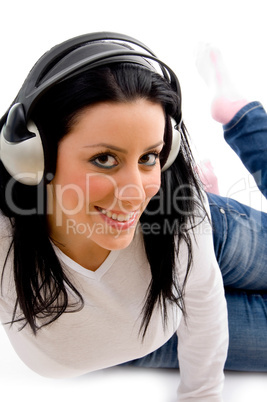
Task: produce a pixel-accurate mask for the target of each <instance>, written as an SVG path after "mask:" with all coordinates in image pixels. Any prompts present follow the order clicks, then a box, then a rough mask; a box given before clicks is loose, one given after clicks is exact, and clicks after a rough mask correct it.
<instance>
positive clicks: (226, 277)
mask: <svg viewBox="0 0 267 402" xmlns="http://www.w3.org/2000/svg"><path fill="white" fill-rule="evenodd" d="M223 128H224V135H225V140H226V141H227V143H228V144H229V145H230V146H231V147H232V149H233V150H234V151H235V152H236V153H237V155H238V156H239V157H240V159H241V160H242V162H243V164H244V165H245V166H246V168H247V169H248V171H249V172H250V173H251V174H252V175H253V176H254V178H255V180H256V183H257V185H258V187H259V189H260V191H261V192H262V193H263V194H264V196H265V197H266V196H267V115H266V113H265V111H264V109H263V108H262V106H261V105H260V103H258V102H252V103H249V104H248V105H246V106H245V107H244V108H242V109H241V110H240V111H239V112H238V113H237V114H236V115H235V117H234V118H233V119H232V120H231V121H230V122H229V123H228V124H227V125H225V126H224V127H223ZM208 198H209V204H210V210H211V217H212V225H213V240H214V250H215V254H216V258H217V261H218V263H219V266H220V269H221V272H222V276H223V281H224V286H225V296H226V301H227V308H228V320H229V350H228V357H227V360H226V364H225V369H226V370H238V371H266V372H267V214H266V213H264V212H261V211H256V210H255V209H252V208H250V207H248V206H245V205H242V204H240V203H239V202H237V201H235V200H232V199H229V198H225V197H221V196H218V195H214V194H208ZM177 342H178V339H177V336H176V335H174V336H173V337H172V338H171V339H170V340H169V341H168V342H167V343H166V344H165V345H163V346H162V347H161V348H159V349H158V350H156V351H155V352H153V353H151V354H149V355H147V356H145V357H143V358H141V359H137V360H134V361H132V362H129V363H126V364H129V365H133V366H140V367H160V368H178V367H179V363H178V358H177Z"/></svg>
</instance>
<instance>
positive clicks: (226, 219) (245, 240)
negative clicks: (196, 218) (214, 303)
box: [208, 194, 267, 292]
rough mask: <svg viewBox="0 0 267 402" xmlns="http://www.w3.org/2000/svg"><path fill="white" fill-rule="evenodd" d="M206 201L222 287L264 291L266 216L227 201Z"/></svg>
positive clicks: (266, 286)
mask: <svg viewBox="0 0 267 402" xmlns="http://www.w3.org/2000/svg"><path fill="white" fill-rule="evenodd" d="M208 198H209V204H210V210H211V219H212V225H213V241H214V250H215V254H216V258H217V261H218V264H219V266H220V269H221V271H222V276H223V281H224V285H225V287H231V288H235V289H251V290H264V291H266V292H267V214H266V213H265V212H261V211H256V210H254V209H252V208H250V207H248V206H246V205H243V204H241V203H239V202H237V201H235V200H232V199H230V198H225V197H221V196H218V195H215V194H208Z"/></svg>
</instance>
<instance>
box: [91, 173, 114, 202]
mask: <svg viewBox="0 0 267 402" xmlns="http://www.w3.org/2000/svg"><path fill="white" fill-rule="evenodd" d="M115 189H116V182H115V180H114V179H113V178H112V177H109V176H105V175H103V174H99V173H90V174H87V175H86V179H85V181H84V183H83V192H84V193H85V194H86V195H87V199H88V202H89V203H92V202H96V201H98V200H99V201H100V200H103V199H105V198H108V197H109V196H110V197H112V198H113V197H114V193H115Z"/></svg>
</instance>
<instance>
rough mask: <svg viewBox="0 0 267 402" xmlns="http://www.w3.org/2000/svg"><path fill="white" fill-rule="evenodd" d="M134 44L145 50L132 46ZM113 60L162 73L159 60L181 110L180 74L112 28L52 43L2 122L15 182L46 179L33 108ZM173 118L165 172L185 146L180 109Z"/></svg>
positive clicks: (5, 159)
mask: <svg viewBox="0 0 267 402" xmlns="http://www.w3.org/2000/svg"><path fill="white" fill-rule="evenodd" d="M114 40H115V41H116V42H114ZM129 43H130V44H131V45H135V46H136V47H137V48H138V49H141V50H135V49H133V48H132V47H130V46H129ZM114 62H116V63H117V62H123V63H125V62H129V63H135V64H139V65H142V66H144V67H146V68H147V69H149V70H152V71H157V70H156V68H155V67H154V64H156V65H157V66H158V67H159V68H160V73H161V74H162V76H163V77H164V78H165V79H166V80H167V81H168V82H169V83H170V85H171V87H172V89H173V90H174V91H175V92H176V93H177V95H178V99H179V102H180V105H179V110H180V111H181V90H180V84H179V81H178V79H177V77H176V75H175V74H174V72H173V71H172V70H171V69H170V68H169V67H168V66H167V65H166V64H165V63H164V62H162V61H160V60H159V59H158V58H157V57H156V56H155V54H154V53H153V52H152V51H151V50H150V49H149V48H148V47H147V46H145V45H144V44H143V43H141V42H139V41H138V40H136V39H134V38H132V37H130V36H126V35H122V34H118V33H112V32H98V33H92V34H86V35H81V36H78V37H75V38H72V39H70V40H67V41H65V42H63V43H61V44H59V45H57V46H55V47H53V48H52V49H51V50H49V51H48V52H47V53H45V54H44V55H43V56H42V57H41V58H40V59H39V60H38V61H37V63H36V64H35V65H34V67H33V68H32V70H31V71H30V73H29V75H28V77H27V78H26V80H25V82H24V84H23V85H22V88H21V89H20V91H19V93H18V95H17V97H16V99H15V101H14V103H13V105H12V106H11V108H10V109H9V110H8V111H7V112H6V114H5V115H4V116H3V117H2V118H1V120H0V130H1V134H0V159H1V161H2V163H3V165H4V167H5V168H6V170H7V171H8V173H9V174H10V175H11V176H12V177H13V178H14V179H15V180H16V181H18V182H20V183H22V184H26V185H30V186H34V185H38V184H39V183H40V182H41V181H42V180H43V177H44V173H45V160H46V158H48V155H45V152H44V146H43V142H42V138H41V136H40V133H39V131H38V129H37V127H36V125H35V124H34V122H33V121H31V119H30V115H31V111H32V109H33V107H34V105H35V104H36V102H38V100H39V99H40V97H42V95H43V94H44V93H45V92H46V91H47V90H48V89H49V88H51V87H53V86H54V85H56V84H58V83H59V82H62V81H63V80H66V79H68V78H70V77H72V76H75V75H77V74H79V73H80V72H82V71H86V70H90V69H92V68H95V67H98V66H103V65H107V64H111V63H114ZM153 63H154V64H153ZM171 121H172V136H171V139H170V140H171V147H170V152H169V154H168V158H167V160H166V162H165V164H164V165H163V168H162V171H164V170H167V169H168V168H169V167H170V165H171V164H172V163H173V162H174V160H175V159H176V157H177V155H178V152H179V148H180V142H181V135H180V131H179V130H180V128H181V124H182V114H181V112H180V115H179V116H177V117H176V118H175V120H174V119H173V118H171Z"/></svg>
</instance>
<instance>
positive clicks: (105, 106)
mask: <svg viewBox="0 0 267 402" xmlns="http://www.w3.org/2000/svg"><path fill="white" fill-rule="evenodd" d="M164 129H165V113H164V110H163V108H162V106H161V105H160V104H157V103H153V102H150V101H148V100H145V99H138V100H135V101H131V102H116V103H115V102H103V103H99V104H96V105H92V106H89V107H88V108H85V109H83V111H82V112H80V113H79V114H78V115H77V116H76V118H75V121H74V123H73V124H72V127H71V129H70V131H69V135H71V134H76V135H77V133H79V134H80V136H83V135H84V136H87V138H88V136H90V134H91V136H92V137H99V136H103V135H105V136H106V137H110V138H114V137H116V136H120V135H123V137H125V136H126V135H127V134H128V135H131V133H134V134H139V135H141V137H142V136H143V137H144V139H145V138H147V137H149V138H150V139H152V138H153V137H155V138H157V139H158V138H159V137H162V136H163V134H164ZM95 139H97V138H95Z"/></svg>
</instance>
